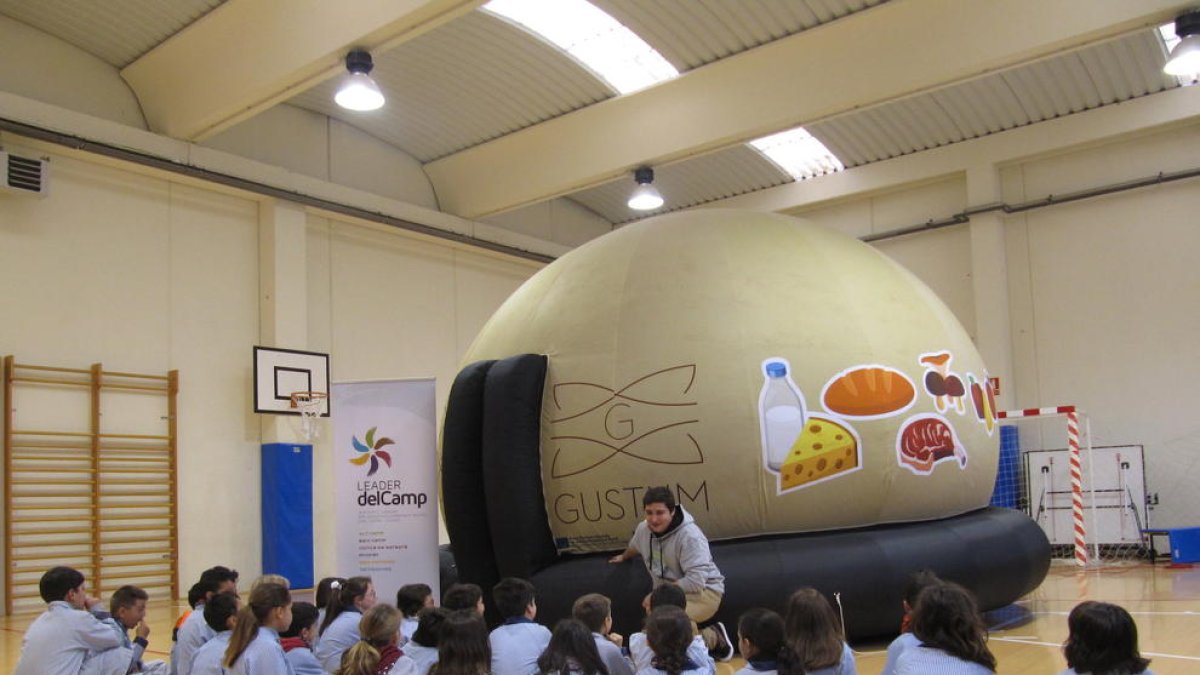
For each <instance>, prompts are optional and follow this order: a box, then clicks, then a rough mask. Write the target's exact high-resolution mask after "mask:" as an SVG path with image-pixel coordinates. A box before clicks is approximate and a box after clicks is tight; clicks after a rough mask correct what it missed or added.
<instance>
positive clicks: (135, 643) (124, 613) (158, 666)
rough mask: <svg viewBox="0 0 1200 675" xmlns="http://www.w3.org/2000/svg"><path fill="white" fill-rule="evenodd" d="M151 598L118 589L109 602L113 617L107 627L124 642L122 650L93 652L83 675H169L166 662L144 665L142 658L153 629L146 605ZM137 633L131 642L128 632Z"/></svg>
mask: <svg viewBox="0 0 1200 675" xmlns="http://www.w3.org/2000/svg"><path fill="white" fill-rule="evenodd" d="M149 599H150V596H149V595H147V594H146V591H144V590H142V589H140V588H138V587H137V586H122V587H120V588H118V589H117V590H116V591H115V592H114V593H113V594H112V598H111V599H110V600H109V611H110V612H111V613H112V616H111V617H110V618H108V619H105V620H104V623H106V624H108V625H109V626H111V627H112V629H113V631H114V632H115V633H116V635H117V636H119V637H120V639H121V646H119V647H113V648H112V649H106V650H103V651H95V652H92V654H91V655H89V656H88V659H87V661H86V662H85V663H84V665H83V673H84V675H126V673H154V674H156V675H166V673H168V672H170V667H169V666H168V665H167V662H166V661H150V662H149V663H143V662H142V654H143V653H145V651H146V647H147V646H148V645H149V642H147V637H148V636H149V635H150V627H149V626H147V625H146V622H145V618H146V601H147V600H149ZM130 630H136V632H137V636H136V637H135V638H134V639H133V640H132V641H130V639H129V631H130Z"/></svg>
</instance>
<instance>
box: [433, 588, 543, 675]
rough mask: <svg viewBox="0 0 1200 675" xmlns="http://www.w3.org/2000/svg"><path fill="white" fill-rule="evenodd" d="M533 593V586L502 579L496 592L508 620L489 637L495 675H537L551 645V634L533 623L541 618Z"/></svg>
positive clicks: (495, 589) (497, 602)
mask: <svg viewBox="0 0 1200 675" xmlns="http://www.w3.org/2000/svg"><path fill="white" fill-rule="evenodd" d="M455 588H457V586H456V587H455ZM451 590H453V589H451ZM533 593H534V589H533V584H531V583H529V582H528V581H525V580H524V579H517V578H514V577H508V578H506V579H501V580H500V583H498V584H496V586H495V588H493V589H492V598H493V599H494V600H495V601H496V609H498V610H500V614H501V616H503V617H504V624H503V625H500V626H497V627H496V629H495V630H493V631H492V633H491V635H489V636H488V643H489V644H490V645H491V650H492V675H534V674H535V673H537V669H538V665H537V660H538V656H541V654H542V651H543V650H545V649H546V645H548V644H550V631H549V629H547V628H546V627H545V626H543V625H541V624H539V623H534V621H533V618H534V617H535V616H537V603H536V602H534V598H533ZM447 595H449V594H447Z"/></svg>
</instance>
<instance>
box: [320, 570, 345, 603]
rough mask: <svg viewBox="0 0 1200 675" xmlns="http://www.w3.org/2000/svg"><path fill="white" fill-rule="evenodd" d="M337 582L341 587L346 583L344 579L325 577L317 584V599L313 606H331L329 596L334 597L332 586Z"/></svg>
mask: <svg viewBox="0 0 1200 675" xmlns="http://www.w3.org/2000/svg"><path fill="white" fill-rule="evenodd" d="M335 581H336V582H337V583H338V585H339V586H341V585H342V584H344V583H346V580H345V579H344V578H342V577H325V578H324V579H322V580H320V581H318V582H317V597H315V598H313V604H315V605H316V606H317V607H318V608H320V607H326V606H328V605H329V596H330V595H334V593H333V588H332V586H333V582H335Z"/></svg>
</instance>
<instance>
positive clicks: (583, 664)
mask: <svg viewBox="0 0 1200 675" xmlns="http://www.w3.org/2000/svg"><path fill="white" fill-rule="evenodd" d="M584 597H588V596H584ZM597 597H601V598H604V596H603V595H601V596H597ZM604 599H605V600H607V599H608V598H604ZM575 604H576V605H578V604H579V603H578V602H576V603H575ZM537 667H538V672H540V673H542V675H550V674H551V673H562V674H563V675H566V674H567V673H572V674H576V673H577V674H578V675H608V668H606V667H605V666H604V661H603V660H601V659H600V650H599V649H598V648H597V647H596V640H595V639H593V638H592V631H591V630H590V629H589V627H588V626H586V625H584V623H583V622H582V621H579V620H577V619H563V620H562V621H559V622H558V624H557V625H555V626H554V633H553V634H552V635H551V636H550V644H548V645H546V650H545V651H544V652H542V655H541V656H539V657H538V660H537Z"/></svg>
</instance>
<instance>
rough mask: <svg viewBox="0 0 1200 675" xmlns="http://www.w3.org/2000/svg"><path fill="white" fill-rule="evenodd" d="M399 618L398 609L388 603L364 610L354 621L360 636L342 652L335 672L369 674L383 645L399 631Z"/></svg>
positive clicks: (343, 674) (372, 670)
mask: <svg viewBox="0 0 1200 675" xmlns="http://www.w3.org/2000/svg"><path fill="white" fill-rule="evenodd" d="M402 618H403V615H401V614H400V610H398V609H396V608H395V607H392V606H391V605H384V604H378V605H375V606H374V607H372V608H370V609H368V610H367V611H366V612H364V613H363V617H362V619H361V620H360V621H359V622H358V632H359V634H360V635H362V639H360V640H359V641H358V642H355V643H354V644H353V645H351V646H350V648H349V649H347V650H346V652H345V653H344V654H342V665H341V667H340V668H338V669H337V671H335V672H336V673H337V675H372V674H373V673H374V672H375V668H376V667H378V666H379V660H380V658H381V657H382V655H383V654H382V653H383V649H384V648H385V647H387V646H388V645H389V644H391V643H392V641H393V640H395V639H396V635H397V634H398V633H399V632H400V620H401V619H402Z"/></svg>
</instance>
